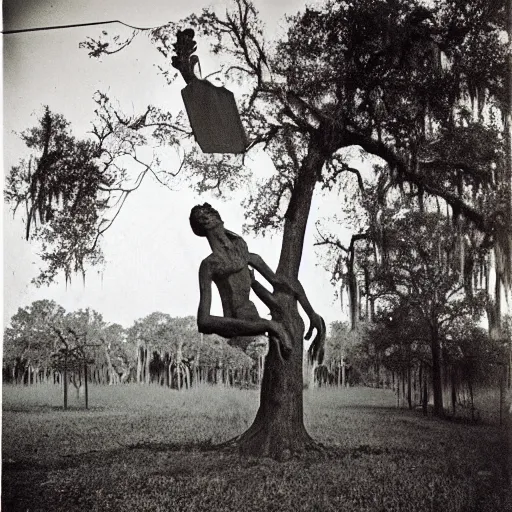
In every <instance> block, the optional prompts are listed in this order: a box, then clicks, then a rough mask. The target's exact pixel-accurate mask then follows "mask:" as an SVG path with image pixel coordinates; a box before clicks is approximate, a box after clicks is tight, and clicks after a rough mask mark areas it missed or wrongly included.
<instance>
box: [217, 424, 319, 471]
mask: <svg viewBox="0 0 512 512" xmlns="http://www.w3.org/2000/svg"><path fill="white" fill-rule="evenodd" d="M258 437H261V444H258V441H257V439H258ZM299 437H300V438H302V439H300V440H297V439H296V440H295V441H296V442H295V443H294V446H293V447H286V446H283V447H282V448H280V449H276V446H272V439H271V437H270V435H269V434H268V433H267V432H266V427H265V425H263V424H258V423H253V425H252V426H251V427H250V428H249V429H248V430H247V431H246V432H244V433H243V434H241V435H239V436H235V437H233V438H231V439H228V440H227V441H224V442H223V443H220V444H216V445H212V447H211V449H212V450H215V451H228V452H233V453H234V452H238V454H239V455H241V456H242V457H246V456H248V457H251V458H271V459H274V460H277V461H279V462H285V461H288V460H291V459H301V458H303V457H304V456H305V455H307V454H317V455H323V456H327V452H328V449H327V448H326V447H325V446H324V445H323V444H322V443H319V442H317V441H315V440H314V439H313V438H312V437H311V436H310V435H309V434H308V433H307V432H306V431H305V430H304V431H303V432H302V433H301V434H300V435H299ZM255 447H257V448H255Z"/></svg>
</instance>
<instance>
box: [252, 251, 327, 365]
mask: <svg viewBox="0 0 512 512" xmlns="http://www.w3.org/2000/svg"><path fill="white" fill-rule="evenodd" d="M249 265H251V266H252V267H254V268H255V269H256V270H257V271H258V272H259V273H260V274H261V275H262V276H263V277H264V278H265V279H266V280H267V281H268V282H269V283H270V284H271V285H272V286H273V287H274V288H278V287H281V288H283V287H284V288H286V289H288V291H289V292H290V293H293V294H294V295H295V296H296V297H297V300H298V301H299V304H300V305H301V306H302V309H304V312H305V313H306V314H307V315H308V318H309V321H310V326H309V329H308V332H307V333H306V336H305V338H306V339H307V340H309V339H310V338H311V336H312V334H313V330H314V329H316V331H317V332H316V336H315V339H314V340H313V342H312V343H311V347H310V348H309V353H310V356H311V358H312V359H316V360H318V361H320V362H321V361H322V360H323V355H324V341H325V333H326V328H325V322H324V320H323V318H322V317H321V316H320V315H318V314H317V313H316V312H315V310H314V309H313V307H312V306H311V303H310V302H309V299H308V297H307V295H306V292H305V291H304V288H303V287H302V285H301V284H300V282H299V281H298V280H297V281H295V282H293V283H289V282H287V281H284V280H282V279H279V278H278V276H277V275H276V274H275V272H274V271H273V270H272V269H271V268H270V267H269V266H268V265H267V264H266V263H265V261H264V260H263V258H262V257H261V256H260V255H258V254H254V253H250V254H249ZM255 285H257V286H258V289H256V288H255ZM261 289H263V290H264V292H266V294H265V293H264V292H263V291H262V290H261ZM253 290H254V291H255V292H256V294H257V295H258V297H260V298H261V299H262V300H263V302H265V304H267V305H269V302H271V301H274V299H273V297H272V294H271V293H270V292H269V291H268V290H266V288H265V287H263V286H262V285H261V284H260V283H258V282H257V281H254V283H253ZM265 299H266V300H265ZM274 302H275V301H274ZM269 307H270V306H269Z"/></svg>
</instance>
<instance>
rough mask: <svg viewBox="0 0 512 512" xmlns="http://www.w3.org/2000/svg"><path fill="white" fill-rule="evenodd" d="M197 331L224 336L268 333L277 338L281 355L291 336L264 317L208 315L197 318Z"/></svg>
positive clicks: (286, 350)
mask: <svg viewBox="0 0 512 512" xmlns="http://www.w3.org/2000/svg"><path fill="white" fill-rule="evenodd" d="M197 326H198V328H199V332H202V333H204V334H218V335H219V336H222V337H224V338H233V337H235V336H257V335H259V334H267V333H268V334H269V335H273V336H275V337H277V338H279V340H280V342H281V345H282V347H283V355H285V356H287V355H288V354H289V353H290V351H291V349H292V343H291V338H290V335H289V334H288V332H287V331H286V329H285V328H284V327H283V326H282V325H281V324H280V323H278V322H275V321H273V320H266V319H264V318H259V319H253V320H244V319H240V318H225V317H223V316H213V315H208V316H207V317H205V318H201V317H199V318H198V320H197Z"/></svg>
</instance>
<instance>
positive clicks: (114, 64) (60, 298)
mask: <svg viewBox="0 0 512 512" xmlns="http://www.w3.org/2000/svg"><path fill="white" fill-rule="evenodd" d="M209 4H210V2H205V1H204V0H187V1H182V0H179V1H176V0H174V1H173V0H145V1H143V2H141V1H140V0H109V1H105V0H73V1H70V0H33V1H28V0H23V1H19V0H4V29H5V30H9V29H19V28H30V27H36V26H49V25H64V24H72V23H88V22H95V21H103V20H105V21H107V20H113V19H118V20H121V21H123V22H126V23H128V24H131V25H135V26H139V27H152V26H158V25H162V24H164V23H165V22H167V21H178V20H179V19H181V18H183V17H184V16H186V15H188V14H190V13H191V12H199V10H200V9H201V8H202V7H206V6H208V5H209ZM255 4H256V7H257V8H258V9H259V10H260V13H261V16H262V18H263V19H264V21H265V22H266V23H267V27H268V32H269V33H270V34H273V33H275V32H276V31H278V30H279V27H280V21H279V20H281V19H282V18H283V15H284V14H285V13H286V14H294V13H295V12H296V11H297V10H298V9H300V8H302V7H303V5H304V3H303V2H301V1H299V0H286V1H283V0H280V1H279V2H276V1H271V0H256V1H255ZM216 5H217V6H218V5H219V2H217V4H216ZM102 29H103V28H102V27H85V28H73V29H64V30H52V31H44V32H35V33H22V34H15V35H4V36H3V44H4V46H3V51H4V54H3V55H4V80H3V84H4V103H3V104H4V130H3V136H4V166H5V167H4V168H5V169H6V170H7V169H9V168H10V167H11V166H12V165H13V164H16V163H17V162H18V160H19V158H20V157H21V156H23V155H25V154H26V150H25V148H24V145H23V143H22V142H21V141H20V139H19V136H18V135H16V133H15V132H21V131H23V130H24V129H26V128H28V127H31V126H34V125H35V124H36V122H37V117H38V116H40V114H41V111H42V109H41V107H42V105H48V106H49V107H50V109H51V110H52V111H54V112H58V113H61V114H63V115H64V116H65V117H66V118H67V119H68V120H69V121H70V122H71V126H72V130H73V134H74V135H76V136H78V137H84V136H86V134H87V131H88V130H90V123H91V121H92V120H93V109H94V103H93V101H92V96H93V94H94V92H95V91H96V90H101V91H104V92H108V93H109V95H110V96H111V97H114V98H117V99H118V101H119V103H120V105H121V107H122V109H123V110H124V111H125V112H128V113H129V112H138V111H141V112H142V111H143V110H144V109H145V107H146V106H147V105H148V104H154V105H156V106H161V107H162V106H163V107H167V108H169V110H171V111H177V110H178V109H179V108H182V107H181V97H180V95H179V93H175V92H173V93H172V94H171V92H170V89H169V87H167V86H166V84H165V81H164V79H163V78H162V77H161V76H158V75H157V70H156V69H155V65H154V64H155V62H156V59H157V52H156V51H155V50H154V49H151V48H150V46H149V43H148V42H147V40H146V38H144V37H139V38H138V40H137V41H136V43H135V44H133V45H132V46H131V47H129V48H128V49H126V50H124V51H122V52H120V53H118V54H116V55H114V56H110V57H106V58H104V59H102V60H101V61H98V60H92V59H90V58H89V57H88V56H87V52H86V51H85V50H83V49H79V48H78V45H79V43H80V42H81V41H83V40H84V39H85V38H86V37H87V36H91V37H94V36H97V35H98V34H99V33H100V31H101V30H102ZM106 30H108V31H109V32H118V33H119V34H121V35H124V34H126V35H128V34H129V33H130V31H129V29H126V28H124V27H123V26H121V25H115V26H114V25H110V26H107V27H106ZM203 51H204V53H206V49H205V50H203ZM198 53H199V54H200V55H201V49H200V48H199V50H198ZM203 57H204V56H203V55H201V61H202V63H203ZM209 71H210V72H211V71H213V70H209ZM207 72H208V70H205V69H203V73H204V74H207ZM183 85H184V84H183ZM250 165H251V167H252V168H253V170H254V172H255V173H256V174H258V173H261V174H263V173H268V172H271V170H272V163H271V161H270V159H269V158H268V157H266V156H265V155H264V154H263V153H261V152H260V154H258V153H256V154H254V155H253V156H252V161H251V164H250ZM240 197H243V194H242V195H240V194H239V195H237V196H234V197H233V198H232V200H231V201H227V202H222V201H220V200H218V199H215V198H212V197H207V196H201V197H196V196H195V195H194V194H193V193H192V192H191V191H190V190H189V189H188V188H187V187H186V185H182V186H181V187H179V188H178V186H176V191H174V192H171V191H169V190H168V189H165V188H163V187H161V186H159V185H157V184H155V183H153V182H150V181H149V180H148V181H147V182H146V183H145V184H144V185H143V187H142V188H141V190H139V191H137V193H135V194H132V195H131V196H130V198H129V199H128V200H127V202H126V205H125V208H124V210H123V211H122V213H121V214H120V216H119V217H118V219H117V220H116V222H115V224H114V225H113V227H112V228H111V229H110V230H109V231H108V232H107V233H106V236H105V237H104V240H103V249H104V253H105V257H106V260H107V263H106V266H105V268H104V270H103V271H102V272H98V270H97V269H91V270H89V271H88V273H87V275H86V281H85V285H84V284H83V282H82V278H81V277H80V276H76V277H75V278H74V279H73V281H72V283H71V285H68V286H66V285H65V282H64V279H63V278H61V279H59V280H58V281H57V282H56V283H54V284H52V285H51V286H50V287H46V286H45V287H42V288H36V287H35V286H34V285H32V284H30V280H31V279H32V278H33V277H35V276H36V275H37V273H38V268H39V258H38V256H37V254H36V251H35V248H34V247H32V246H31V245H30V244H29V243H28V242H26V241H25V240H24V237H23V234H24V229H23V223H22V220H21V218H15V219H12V215H11V214H10V213H9V210H8V208H7V207H6V206H4V323H8V322H9V319H10V318H11V316H12V315H13V314H14V313H15V312H16V311H17V309H18V307H24V306H27V305H29V304H30V303H32V302H33V301H34V300H39V299H52V300H55V301H56V302H57V303H59V304H60V305H62V306H63V307H64V308H65V309H66V310H68V311H73V310H76V309H79V308H86V307H91V308H93V309H95V310H97V311H98V312H100V313H101V314H103V317H104V319H105V320H106V321H108V322H117V323H121V324H122V325H124V326H125V327H128V326H130V325H131V324H132V323H133V321H134V320H136V319H138V318H141V317H143V316H146V315H148V314H150V313H152V312H154V311H162V312H165V313H169V314H171V315H172V316H185V315H195V314H196V311H197V304H198V300H199V290H198V284H197V271H198V268H199V263H200V261H201V260H202V259H203V258H204V257H206V256H207V255H208V254H209V252H210V250H209V247H208V244H207V242H206V240H205V239H200V238H198V237H196V236H194V235H193V233H192V231H191V230H190V226H189V223H188V215H189V212H190V208H191V207H192V206H193V205H194V204H197V203H198V202H204V201H209V202H210V203H212V205H213V206H214V207H216V208H217V209H218V210H219V211H220V213H221V216H222V217H223V219H224V222H225V225H226V227H228V228H229V229H231V230H232V231H235V232H237V233H241V228H242V223H243V220H244V218H243V210H242V208H241V206H240ZM319 205H322V212H323V214H325V213H326V212H329V211H331V212H332V211H335V205H336V198H334V199H333V198H332V197H331V198H330V199H327V198H325V197H324V198H322V197H320V195H318V194H317V196H316V197H315V201H314V204H313V210H312V215H311V218H310V222H309V226H308V232H307V237H306V242H305V250H304V256H303V261H302V266H301V271H300V276H299V277H300V279H301V281H302V283H303V285H304V287H305V289H306V292H307V294H308V296H309V298H310V301H311V303H312V305H313V307H314V308H315V309H316V310H317V311H318V313H319V314H321V315H322V316H323V317H324V318H325V320H326V322H327V323H329V322H331V321H333V320H339V319H343V318H344V317H343V316H342V313H341V311H340V305H339V301H335V299H334V292H335V290H334V288H333V287H332V286H331V284H330V282H329V273H328V272H326V271H325V270H323V268H322V267H321V266H318V263H319V261H320V260H319V259H318V257H317V255H316V251H315V248H314V247H313V243H314V239H313V235H314V223H315V221H316V220H317V219H318V218H319V214H318V209H319V208H318V207H319ZM245 239H246V241H247V242H248V244H249V249H250V250H251V251H252V252H258V253H259V254H261V255H262V257H263V258H264V259H265V260H266V261H267V263H268V264H269V265H270V266H271V267H273V268H274V269H275V267H276V265H277V262H278V257H279V250H280V246H281V236H280V235H279V234H277V235H274V237H273V238H271V239H269V238H264V239H262V238H261V237H259V238H258V239H255V238H253V237H249V236H248V237H245ZM255 302H257V299H255ZM214 308H215V312H216V313H217V314H219V313H221V310H220V301H219V300H217V301H216V302H215V303H214ZM259 310H260V312H261V313H262V314H263V315H266V314H267V313H268V311H267V310H266V308H265V307H264V306H261V307H259Z"/></svg>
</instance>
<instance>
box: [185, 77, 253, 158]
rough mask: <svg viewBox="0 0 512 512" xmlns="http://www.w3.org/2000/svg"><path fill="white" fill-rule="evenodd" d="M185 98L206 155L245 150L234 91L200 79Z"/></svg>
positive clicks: (189, 116) (190, 84) (197, 136)
mask: <svg viewBox="0 0 512 512" xmlns="http://www.w3.org/2000/svg"><path fill="white" fill-rule="evenodd" d="M181 95H182V96H183V101H184V102H185V108H186V109H187V114H188V119H189V121H190V125H191V126H192V131H193V132H194V135H195V138H196V140H197V143H198V144H199V146H200V148H201V150H202V151H203V153H243V152H244V151H245V148H246V147H247V144H248V142H247V136H246V135H245V131H244V128H243V126H242V121H241V120H240V115H239V113H238V109H237V106H236V102H235V97H234V95H233V93H232V92H231V91H229V90H228V89H226V88H225V87H216V86H215V85H213V84H212V83H211V82H208V81H207V80H199V79H198V78H196V79H195V80H192V81H191V82H190V83H189V84H188V85H187V86H186V87H185V88H184V89H182V91H181Z"/></svg>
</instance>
